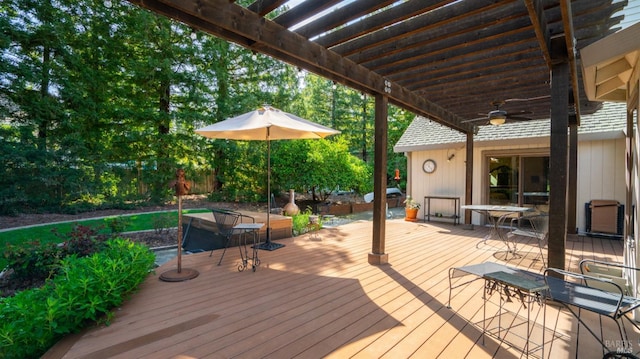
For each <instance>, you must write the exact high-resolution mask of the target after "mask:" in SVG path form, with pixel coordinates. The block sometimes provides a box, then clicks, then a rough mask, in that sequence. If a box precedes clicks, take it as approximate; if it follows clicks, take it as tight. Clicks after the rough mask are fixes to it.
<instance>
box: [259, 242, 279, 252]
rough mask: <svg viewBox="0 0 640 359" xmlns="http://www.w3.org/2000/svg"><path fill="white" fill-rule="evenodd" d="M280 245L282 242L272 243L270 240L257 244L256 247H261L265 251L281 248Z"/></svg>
mask: <svg viewBox="0 0 640 359" xmlns="http://www.w3.org/2000/svg"><path fill="white" fill-rule="evenodd" d="M282 247H284V244H282V243H274V242H271V241H267V242H264V243H260V244H258V249H263V250H265V251H275V250H276V249H278V248H282Z"/></svg>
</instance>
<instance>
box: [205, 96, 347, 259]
mask: <svg viewBox="0 0 640 359" xmlns="http://www.w3.org/2000/svg"><path fill="white" fill-rule="evenodd" d="M195 132H196V133H197V134H200V135H202V136H205V137H208V138H219V139H228V140H265V141H267V197H268V198H270V196H271V140H293V139H314V138H325V137H327V136H330V135H334V134H338V133H340V131H336V130H334V129H331V128H329V127H325V126H322V125H319V124H317V123H313V122H311V121H308V120H305V119H303V118H300V117H298V116H295V115H292V114H290V113H287V112H284V111H281V110H278V109H277V108H274V107H271V106H268V105H264V106H262V107H261V108H259V109H257V110H255V111H252V112H248V113H245V114H242V115H240V116H236V117H232V118H229V119H226V120H224V121H220V122H218V123H214V124H213V125H209V126H206V127H203V128H201V129H198V130H196V131H195ZM267 203H268V205H267V239H266V242H265V243H263V244H261V245H260V249H266V250H274V249H278V248H280V247H282V246H284V244H281V243H273V242H271V221H270V218H269V217H270V214H271V201H270V200H269V199H267Z"/></svg>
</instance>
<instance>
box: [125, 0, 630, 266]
mask: <svg viewBox="0 0 640 359" xmlns="http://www.w3.org/2000/svg"><path fill="white" fill-rule="evenodd" d="M129 1H130V2H132V3H134V4H137V5H139V6H141V7H144V8H147V9H150V10H152V11H154V12H157V13H159V14H163V15H165V16H168V17H170V18H173V19H176V20H178V21H181V22H183V23H185V24H187V25H188V26H191V27H192V28H194V29H197V30H201V31H204V32H207V33H210V34H212V35H214V36H217V37H220V38H223V39H226V40H229V41H232V42H234V43H237V44H239V45H241V46H244V47H246V48H248V49H251V50H252V51H255V52H260V53H264V54H267V55H270V56H272V57H274V58H276V59H280V60H282V61H285V62H287V63H290V64H292V65H294V66H297V67H299V68H301V69H305V70H308V71H310V72H313V73H316V74H318V75H321V76H323V77H325V78H328V79H330V80H333V81H336V82H338V83H341V84H344V85H346V86H349V87H352V88H354V89H356V90H360V91H362V92H364V93H367V94H370V95H372V96H373V97H374V98H375V102H376V105H375V108H376V113H375V136H376V141H375V167H374V176H375V182H374V193H375V200H374V221H373V226H374V228H373V233H374V235H373V241H372V250H371V253H370V254H369V263H372V264H381V263H386V262H387V261H388V254H387V253H385V201H386V196H385V195H386V186H387V183H386V167H387V158H386V146H387V104H388V103H392V104H394V105H397V106H399V107H401V108H404V109H407V110H409V111H412V112H413V113H415V114H417V115H421V116H425V117H428V118H430V119H432V120H434V121H436V122H439V123H441V124H443V125H446V126H448V127H450V128H452V129H453V130H457V131H460V132H462V133H465V134H466V135H467V164H466V182H467V185H466V193H465V203H466V204H471V203H472V200H473V193H472V191H471V182H472V180H473V179H472V175H471V174H472V173H473V161H472V160H471V159H472V158H473V156H472V155H471V154H472V153H473V135H474V129H475V126H474V124H473V123H472V122H468V120H469V119H473V118H476V117H478V113H479V112H482V113H484V112H488V111H490V110H492V109H493V107H492V106H491V103H492V102H494V101H507V100H510V101H507V102H506V103H505V105H504V107H503V108H502V109H503V110H506V111H510V110H515V109H517V110H525V111H529V112H530V114H528V115H527V116H528V117H530V118H531V119H541V118H549V117H551V123H552V125H551V148H550V166H551V168H550V169H551V171H550V174H551V175H550V203H549V205H550V213H549V214H550V218H551V220H550V231H549V235H550V241H549V263H548V265H549V266H550V267H556V268H565V263H564V261H565V256H564V253H565V242H566V235H567V228H575V206H576V204H575V192H574V193H572V192H571V190H570V189H573V190H574V191H575V188H576V186H575V185H571V183H573V184H575V181H576V168H577V155H576V154H577V150H576V148H577V126H578V125H579V124H580V115H581V114H590V113H593V112H595V111H596V110H597V109H598V106H599V103H598V102H592V101H589V100H588V99H587V97H586V95H585V91H584V88H583V81H582V76H581V71H580V67H581V63H580V57H579V54H580V52H579V51H580V50H581V49H582V48H584V47H585V46H587V45H589V44H591V43H593V42H595V41H597V40H599V39H601V38H603V37H605V36H607V35H609V34H612V33H614V32H615V30H616V28H615V26H616V25H617V24H619V22H620V21H621V19H622V16H617V13H618V12H619V11H620V10H622V9H623V8H624V7H625V6H626V5H627V1H626V0H623V1H612V0H573V1H570V0H560V1H553V0H511V1H509V0H504V1H498V0H457V1H454V0H441V1H435V0H414V1H392V0H355V1H347V0H342V1H340V0H305V1H288V0H257V1H255V2H253V3H251V4H250V5H248V6H242V5H239V4H237V3H236V2H235V1H232V0H129ZM287 5H288V6H290V8H289V7H287ZM465 218H467V223H470V222H469V221H470V216H469V215H467V216H465ZM572 222H573V223H572ZM572 224H573V225H572Z"/></svg>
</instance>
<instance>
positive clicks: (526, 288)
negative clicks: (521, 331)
mask: <svg viewBox="0 0 640 359" xmlns="http://www.w3.org/2000/svg"><path fill="white" fill-rule="evenodd" d="M483 278H484V280H485V287H484V288H485V293H484V295H483V297H484V305H483V316H484V320H483V321H482V331H483V332H484V333H487V328H486V325H487V309H486V308H487V300H488V299H489V297H490V296H491V294H493V293H495V292H497V293H499V296H500V306H499V310H498V327H497V329H498V334H497V335H498V338H500V332H501V331H502V321H501V318H502V316H501V315H502V306H503V304H504V302H505V300H506V301H511V298H513V299H516V300H518V301H520V302H521V303H522V305H523V307H524V308H526V309H527V333H526V337H525V338H524V339H525V346H524V348H523V349H522V353H523V354H525V355H526V356H527V358H528V357H529V353H530V350H531V348H530V347H529V343H530V339H531V333H532V331H533V330H532V329H533V328H532V327H531V324H530V323H531V304H533V303H538V304H540V305H541V306H544V304H545V301H544V295H545V291H546V290H547V289H549V287H548V286H547V285H546V284H545V283H544V282H540V281H536V280H532V279H530V278H527V277H526V276H525V275H521V274H520V273H518V272H511V270H509V271H497V272H491V273H487V274H485V275H483ZM503 294H504V295H505V297H506V299H503ZM527 305H528V306H527ZM545 313H546V312H545ZM534 326H535V323H534ZM482 344H484V336H483V337H482ZM537 350H541V351H542V358H543V359H544V328H543V329H542V343H541V344H540V345H538V346H536V347H534V348H533V351H537Z"/></svg>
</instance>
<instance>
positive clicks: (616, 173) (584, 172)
mask: <svg viewBox="0 0 640 359" xmlns="http://www.w3.org/2000/svg"><path fill="white" fill-rule="evenodd" d="M625 147H626V146H625V142H624V139H615V140H602V141H582V142H580V143H579V144H578V183H577V185H578V193H577V197H576V201H577V208H576V210H577V217H576V222H577V225H578V232H579V233H580V232H584V231H585V230H586V227H585V210H584V204H585V203H587V202H589V201H591V200H593V199H612V200H617V201H618V202H620V203H622V204H624V203H625V200H626V191H627V188H626V180H625V175H626V163H625V156H626V155H625Z"/></svg>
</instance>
